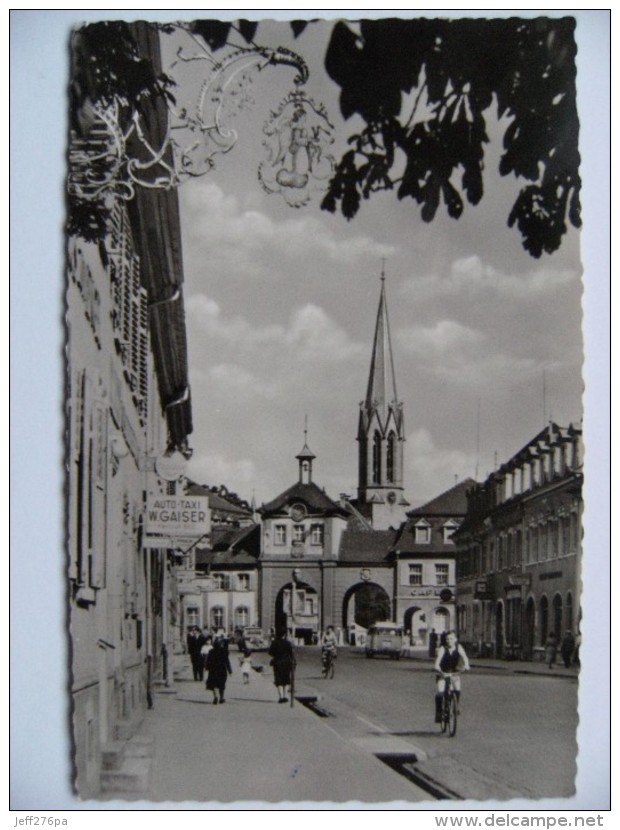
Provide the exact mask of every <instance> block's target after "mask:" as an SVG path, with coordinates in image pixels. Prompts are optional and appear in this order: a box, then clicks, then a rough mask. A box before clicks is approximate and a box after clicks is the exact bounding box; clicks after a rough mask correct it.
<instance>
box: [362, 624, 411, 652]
mask: <svg viewBox="0 0 620 830" xmlns="http://www.w3.org/2000/svg"><path fill="white" fill-rule="evenodd" d="M402 653H403V627H402V625H399V624H398V623H395V622H376V623H374V624H373V625H371V626H370V628H369V629H368V635H367V637H366V657H374V656H375V655H377V654H383V655H385V656H386V657H390V658H392V659H393V660H400V657H401V654H402Z"/></svg>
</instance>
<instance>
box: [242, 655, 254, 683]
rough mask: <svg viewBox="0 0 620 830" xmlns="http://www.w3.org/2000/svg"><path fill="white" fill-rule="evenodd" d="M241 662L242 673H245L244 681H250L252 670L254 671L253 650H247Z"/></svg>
mask: <svg viewBox="0 0 620 830" xmlns="http://www.w3.org/2000/svg"><path fill="white" fill-rule="evenodd" d="M239 662H240V663H241V674H242V675H243V682H244V683H249V682H250V672H251V671H252V652H251V651H246V652H245V653H244V654H243V657H242V658H241V660H240V661H239Z"/></svg>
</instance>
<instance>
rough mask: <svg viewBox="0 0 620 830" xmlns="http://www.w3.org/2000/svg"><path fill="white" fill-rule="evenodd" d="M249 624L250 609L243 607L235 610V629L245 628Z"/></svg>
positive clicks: (240, 606)
mask: <svg viewBox="0 0 620 830" xmlns="http://www.w3.org/2000/svg"><path fill="white" fill-rule="evenodd" d="M249 624H250V609H249V608H247V607H246V606H245V605H239V606H238V607H237V608H235V628H245V626H246V625H249Z"/></svg>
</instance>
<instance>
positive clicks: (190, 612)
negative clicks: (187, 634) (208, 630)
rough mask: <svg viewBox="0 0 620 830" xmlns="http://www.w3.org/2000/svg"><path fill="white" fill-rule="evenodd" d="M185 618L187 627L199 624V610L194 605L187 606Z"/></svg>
mask: <svg viewBox="0 0 620 830" xmlns="http://www.w3.org/2000/svg"><path fill="white" fill-rule="evenodd" d="M185 618H186V622H187V626H188V628H190V627H191V626H193V625H200V612H199V610H198V608H196V607H195V606H194V605H190V606H188V608H187V610H186V612H185Z"/></svg>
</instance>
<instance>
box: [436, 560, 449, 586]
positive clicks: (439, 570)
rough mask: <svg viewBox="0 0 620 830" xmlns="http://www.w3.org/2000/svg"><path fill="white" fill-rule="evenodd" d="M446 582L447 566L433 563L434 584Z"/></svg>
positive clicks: (445, 583)
mask: <svg viewBox="0 0 620 830" xmlns="http://www.w3.org/2000/svg"><path fill="white" fill-rule="evenodd" d="M447 584H448V566H447V565H435V585H447Z"/></svg>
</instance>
